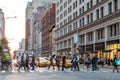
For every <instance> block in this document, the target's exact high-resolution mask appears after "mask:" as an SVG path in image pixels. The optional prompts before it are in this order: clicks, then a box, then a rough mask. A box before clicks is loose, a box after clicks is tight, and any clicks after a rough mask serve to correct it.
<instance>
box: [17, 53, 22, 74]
mask: <svg viewBox="0 0 120 80" xmlns="http://www.w3.org/2000/svg"><path fill="white" fill-rule="evenodd" d="M21 60H22V56H21V54H20V53H19V54H18V56H17V61H18V72H20V68H21V66H22V62H21Z"/></svg>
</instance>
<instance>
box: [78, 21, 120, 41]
mask: <svg viewBox="0 0 120 80" xmlns="http://www.w3.org/2000/svg"><path fill="white" fill-rule="evenodd" d="M107 29H108V32H107V36H108V37H116V36H118V35H119V34H120V33H119V24H118V23H117V24H113V25H110V26H108V28H107ZM95 35H96V36H95V38H96V40H101V39H104V37H105V28H101V29H98V30H96V31H95ZM93 38H94V32H93V31H92V32H89V33H87V34H86V39H87V42H91V41H93ZM79 39H80V43H84V42H85V34H83V35H81V36H80V37H79Z"/></svg>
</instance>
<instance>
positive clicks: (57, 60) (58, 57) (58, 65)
mask: <svg viewBox="0 0 120 80" xmlns="http://www.w3.org/2000/svg"><path fill="white" fill-rule="evenodd" d="M56 65H57V67H58V71H59V70H60V56H59V55H57V56H56Z"/></svg>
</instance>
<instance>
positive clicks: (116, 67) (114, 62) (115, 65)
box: [113, 55, 119, 73]
mask: <svg viewBox="0 0 120 80" xmlns="http://www.w3.org/2000/svg"><path fill="white" fill-rule="evenodd" d="M116 60H117V56H116V55H114V60H113V65H114V68H113V72H115V70H116V71H117V72H118V73H119V70H118V65H117V64H116Z"/></svg>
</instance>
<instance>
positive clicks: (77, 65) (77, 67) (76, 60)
mask: <svg viewBox="0 0 120 80" xmlns="http://www.w3.org/2000/svg"><path fill="white" fill-rule="evenodd" d="M79 61H80V58H79V54H77V55H76V56H75V69H76V70H77V71H79V70H80V69H79Z"/></svg>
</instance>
